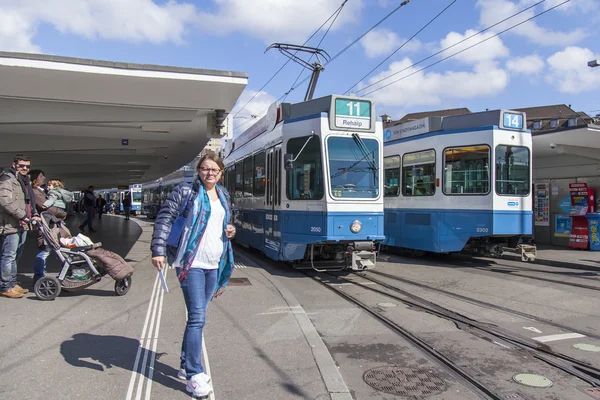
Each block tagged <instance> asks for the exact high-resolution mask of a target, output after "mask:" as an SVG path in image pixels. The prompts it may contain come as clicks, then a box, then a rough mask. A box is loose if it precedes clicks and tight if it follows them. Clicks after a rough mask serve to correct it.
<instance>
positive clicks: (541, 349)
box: [244, 252, 600, 399]
mask: <svg viewBox="0 0 600 400" xmlns="http://www.w3.org/2000/svg"><path fill="white" fill-rule="evenodd" d="M244 253H245V252H244ZM247 256H248V257H250V258H253V259H254V258H255V257H254V256H252V255H250V254H247ZM262 261H263V262H264V260H262ZM267 262H268V263H270V264H272V265H273V266H276V265H278V264H277V263H275V262H271V260H267ZM298 272H300V273H302V274H303V275H305V276H307V277H310V278H311V279H313V280H314V281H316V282H318V283H319V284H321V285H323V286H325V287H326V288H328V289H329V290H330V291H332V292H334V293H335V294H336V295H338V296H340V297H342V298H344V299H345V300H347V301H348V302H350V303H352V304H354V305H356V306H357V307H358V308H359V309H361V310H363V311H365V312H366V313H368V314H369V315H371V316H372V317H373V318H375V319H376V320H378V321H380V322H381V323H382V324H383V325H385V326H386V327H388V328H389V329H390V330H391V331H393V332H394V333H396V334H397V335H398V336H399V337H402V338H403V339H404V340H406V341H407V342H409V343H411V344H412V345H414V346H415V348H417V349H418V350H420V351H422V352H423V353H424V354H426V355H428V356H429V357H430V359H431V360H432V361H434V362H435V363H437V364H439V365H440V366H441V367H442V368H443V369H444V370H445V371H446V372H447V373H449V374H450V375H451V376H453V377H454V378H455V379H456V380H457V381H458V382H459V383H461V384H463V385H465V387H466V388H468V389H469V390H472V391H473V393H476V394H477V395H478V396H480V397H482V398H485V399H506V398H511V397H507V394H506V393H505V392H506V390H505V389H504V388H502V389H501V388H497V387H494V386H495V385H494V384H491V385H490V384H489V382H485V378H486V377H487V378H491V377H492V376H490V375H487V376H486V375H482V374H480V373H479V372H478V371H477V370H476V369H475V370H474V369H473V368H470V367H467V366H466V365H459V364H458V363H457V361H455V360H453V358H454V356H450V355H449V354H448V353H447V352H445V351H444V352H442V351H440V350H438V349H436V347H437V346H436V344H433V343H431V342H428V340H426V339H423V338H422V337H420V336H419V335H417V334H414V333H412V332H410V331H409V330H408V329H407V328H405V327H404V326H402V325H401V324H399V323H397V322H395V321H394V320H392V319H391V318H389V317H387V316H386V315H385V311H383V310H379V309H378V308H377V307H373V306H372V305H369V304H367V303H366V302H364V301H363V300H361V299H360V295H352V294H349V293H348V292H347V290H346V289H342V287H344V288H346V287H349V286H339V285H336V282H335V280H337V281H338V282H341V283H346V284H351V285H352V287H358V288H360V289H361V290H364V291H369V292H374V293H377V294H378V295H381V296H384V297H386V298H388V299H392V300H394V301H397V302H399V303H402V304H405V305H407V306H409V307H411V308H413V309H415V310H419V311H423V312H426V313H428V314H431V315H435V316H437V317H439V318H442V319H445V320H447V321H450V322H452V323H454V324H455V325H456V326H457V328H458V329H459V330H460V331H463V332H465V333H467V334H471V335H474V336H475V337H478V338H479V339H483V340H485V341H487V342H489V343H490V344H493V345H494V346H497V345H500V346H503V347H506V348H508V349H512V350H513V351H514V350H516V351H522V352H523V353H524V355H526V356H530V357H531V358H533V359H536V360H539V361H541V362H543V363H545V364H547V365H549V366H551V367H553V368H556V369H558V370H561V371H563V372H564V373H566V374H568V375H570V376H572V377H575V378H577V379H579V380H580V381H582V382H586V383H587V384H589V385H591V386H592V387H594V388H598V387H600V369H599V368H596V367H594V366H592V365H590V364H589V363H586V362H584V361H581V360H577V359H575V358H572V357H570V356H567V355H564V354H561V353H558V352H555V351H553V350H552V349H551V348H550V347H549V346H548V345H546V344H543V343H540V342H537V341H534V340H533V339H530V338H526V337H523V336H520V335H517V334H514V333H511V332H509V331H507V330H505V329H503V328H500V327H498V326H495V325H492V324H488V323H485V322H481V321H477V320H474V319H471V318H469V317H466V316H464V315H462V314H460V313H458V312H455V311H453V310H450V309H448V308H445V307H443V306H440V305H438V304H435V303H433V302H431V301H429V300H427V299H425V298H423V297H420V296H417V295H414V294H412V293H410V292H408V291H406V290H402V289H400V288H397V287H395V286H392V285H389V284H386V283H385V282H380V281H379V280H378V279H376V278H372V277H369V276H365V275H366V274H365V273H352V274H351V276H356V277H357V278H360V279H364V280H367V281H371V282H372V283H374V284H375V285H373V286H371V285H365V282H362V283H361V282H356V281H354V280H353V279H352V278H351V277H349V276H344V275H341V274H343V273H336V274H334V273H331V272H329V273H327V272H322V273H317V272H314V271H310V270H309V271H305V270H301V271H298ZM373 272H374V271H373V270H371V271H369V273H368V274H373ZM375 272H376V273H380V272H379V271H375ZM324 276H325V277H327V278H325V279H324ZM336 286H337V287H336ZM392 291H393V292H396V293H397V294H394V293H390V292H392ZM363 293H364V292H363ZM458 296H459V295H458ZM460 300H462V301H468V300H469V301H475V302H477V300H476V299H469V298H466V299H464V298H463V299H460ZM369 303H371V302H370V301H369ZM487 304H490V303H487ZM487 304H486V305H487ZM497 307H500V306H497ZM504 311H507V312H511V313H513V314H515V315H519V314H520V315H519V316H521V317H523V318H529V319H531V318H535V319H536V320H538V321H543V320H541V319H539V318H537V317H534V316H531V315H528V314H526V313H520V312H518V311H515V310H510V309H506V310H504ZM548 322H549V323H551V324H553V326H555V327H560V328H562V329H568V330H570V331H573V329H572V328H570V327H566V326H562V325H560V324H556V323H553V322H552V321H548ZM581 333H582V334H585V335H586V336H589V337H594V338H600V335H597V334H593V333H590V332H581ZM505 344H507V345H508V346H506V345H505ZM509 346H510V347H509ZM444 353H445V354H444Z"/></svg>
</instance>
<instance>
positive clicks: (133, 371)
mask: <svg viewBox="0 0 600 400" xmlns="http://www.w3.org/2000/svg"><path fill="white" fill-rule="evenodd" d="M158 286H159V284H158V272H157V273H156V279H155V280H154V287H153V288H152V294H151V295H150V303H149V304H148V311H147V312H146V320H145V321H144V327H143V328H142V336H141V338H140V344H139V346H138V351H137V354H136V356H135V361H134V363H133V368H132V369H131V379H130V380H129V388H128V389H127V397H126V399H127V400H131V396H132V395H133V388H134V386H135V378H136V377H137V374H138V366H139V362H140V355H141V354H142V348H143V342H144V338H145V337H146V329H147V328H148V321H149V320H150V314H151V310H152V305H153V303H154V297H155V294H156V289H157V288H158Z"/></svg>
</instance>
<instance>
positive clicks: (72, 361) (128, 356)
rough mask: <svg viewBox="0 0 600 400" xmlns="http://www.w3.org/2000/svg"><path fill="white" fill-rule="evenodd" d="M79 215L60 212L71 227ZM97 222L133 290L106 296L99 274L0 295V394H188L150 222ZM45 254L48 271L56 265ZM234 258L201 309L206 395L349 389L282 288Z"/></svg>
mask: <svg viewBox="0 0 600 400" xmlns="http://www.w3.org/2000/svg"><path fill="white" fill-rule="evenodd" d="M83 217H84V216H83V215H75V216H73V217H71V218H69V221H68V225H69V227H70V228H71V230H72V232H73V233H74V234H75V233H78V232H79V230H78V229H77V226H78V224H79V223H80V221H82V220H83ZM94 223H95V226H94V228H95V229H97V230H98V232H97V233H93V234H91V235H90V236H91V238H92V239H93V240H94V241H102V242H103V245H104V246H103V247H105V248H107V249H109V250H112V251H115V252H117V253H119V254H121V255H122V256H124V258H125V259H126V260H128V262H130V263H131V265H132V266H133V267H134V270H135V273H134V276H133V280H132V281H133V283H132V287H131V290H130V292H129V293H128V294H127V295H126V296H123V297H117V296H114V292H113V290H112V289H113V285H114V282H113V281H112V280H111V279H110V278H108V277H106V278H104V279H103V280H102V281H101V282H100V283H99V284H97V285H94V286H92V287H90V288H88V289H85V290H84V291H82V292H80V293H75V294H73V293H64V292H63V293H61V295H60V296H59V297H58V298H57V299H56V300H54V301H50V302H41V301H36V297H35V295H33V294H31V293H29V294H27V295H26V298H24V299H4V298H2V299H0V314H1V315H3V319H2V320H1V321H0V329H1V330H2V332H3V334H2V341H0V382H1V383H0V396H1V397H3V398H10V397H14V396H19V397H25V398H29V399H44V400H45V399H48V398H86V399H106V398H123V397H125V398H126V399H127V400H130V399H134V398H135V399H142V398H144V399H151V398H156V399H179V398H181V399H184V398H190V395H189V394H188V393H187V392H185V389H184V387H185V384H184V382H183V381H180V380H178V379H177V378H176V374H177V369H178V366H179V351H180V346H181V339H182V335H183V330H184V327H185V306H184V303H183V298H182V295H181V289H180V288H179V285H178V282H177V278H176V277H175V274H174V272H173V270H169V271H167V274H166V280H167V283H168V286H169V288H170V291H169V292H168V293H165V292H164V291H163V290H162V287H161V284H160V280H159V279H158V274H157V272H156V270H155V269H154V268H153V267H152V266H151V264H150V257H149V256H150V253H149V243H150V237H151V232H152V224H151V223H150V222H149V221H148V220H146V219H145V218H143V217H142V218H140V219H136V218H132V220H130V221H125V220H124V219H123V218H122V217H120V216H106V215H105V216H103V220H102V222H99V221H98V220H95V221H94ZM34 237H35V236H34V235H31V237H29V239H28V243H27V245H26V249H25V254H24V257H23V258H22V259H21V262H20V265H19V268H20V275H19V276H20V279H21V281H22V282H23V284H24V286H27V285H28V284H29V282H30V279H31V275H32V267H31V265H32V262H33V258H34V257H35V253H36V249H35V240H34ZM53 259H54V256H53V255H52V256H51V258H50V262H49V273H56V272H57V271H58V268H59V265H58V263H57V262H56V261H54V260H53ZM240 261H242V260H240ZM237 264H238V265H237V268H236V269H235V270H234V274H233V278H236V279H234V280H233V282H232V283H231V284H230V286H229V287H228V288H227V290H226V291H225V293H224V295H223V296H221V297H220V298H218V299H217V300H215V301H214V302H212V303H211V305H210V306H209V310H208V316H207V325H206V328H205V346H206V350H207V351H206V352H205V353H206V355H207V356H208V363H207V366H208V367H209V368H210V372H211V375H212V378H213V385H214V388H215V394H214V396H211V399H218V400H224V399H232V400H233V399H235V400H237V399H248V400H251V399H265V398H267V399H275V398H276V399H306V398H311V399H332V400H349V399H351V398H352V397H351V395H350V394H349V392H348V389H347V388H346V385H345V384H344V382H343V380H342V378H341V375H340V373H339V371H338V369H337V367H336V365H335V363H334V361H333V359H332V357H331V355H330V354H329V351H328V350H327V348H326V347H325V345H324V344H323V342H322V340H321V338H320V337H319V335H318V333H317V331H316V330H315V328H314V326H313V325H312V323H311V322H310V320H309V318H308V316H307V315H306V313H304V310H303V309H302V307H301V306H300V304H298V302H297V301H296V300H295V298H294V296H293V295H292V294H291V292H290V291H289V290H287V289H286V288H285V287H284V286H282V285H281V283H280V282H279V280H278V279H277V278H275V277H274V276H271V275H270V274H269V273H267V272H265V271H264V270H262V269H261V268H244V266H246V265H247V264H246V265H244V264H243V263H241V262H238V263H237ZM239 278H241V279H242V280H241V281H239ZM244 279H246V280H247V281H246V282H244ZM236 281H238V282H236ZM236 283H237V284H236ZM243 283H249V285H240V284H243ZM140 343H141V345H140ZM32 382H35V384H32Z"/></svg>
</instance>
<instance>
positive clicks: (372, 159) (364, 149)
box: [352, 133, 378, 171]
mask: <svg viewBox="0 0 600 400" xmlns="http://www.w3.org/2000/svg"><path fill="white" fill-rule="evenodd" d="M352 139H354V141H355V142H356V145H357V146H358V148H359V149H360V151H361V152H362V153H363V155H364V157H363V158H362V159H365V158H367V157H369V156H370V155H371V153H374V151H371V152H370V151H369V149H368V148H367V145H366V144H365V142H364V141H363V140H362V138H361V137H360V136H358V133H353V134H352ZM362 159H361V160H362ZM367 162H368V163H369V166H370V167H371V169H372V170H373V171H377V170H378V168H377V165H375V157H369V158H368V159H367Z"/></svg>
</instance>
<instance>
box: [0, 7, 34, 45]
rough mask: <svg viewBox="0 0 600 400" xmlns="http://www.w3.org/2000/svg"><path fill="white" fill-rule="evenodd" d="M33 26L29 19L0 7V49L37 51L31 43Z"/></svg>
mask: <svg viewBox="0 0 600 400" xmlns="http://www.w3.org/2000/svg"><path fill="white" fill-rule="evenodd" d="M34 36H35V27H34V26H33V24H32V23H31V21H29V20H27V19H26V18H25V17H23V16H22V15H19V13H17V12H14V11H3V10H2V8H0V50H3V51H19V52H25V53H39V52H40V48H39V47H38V46H36V45H34V44H33V43H32V40H33V37H34Z"/></svg>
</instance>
